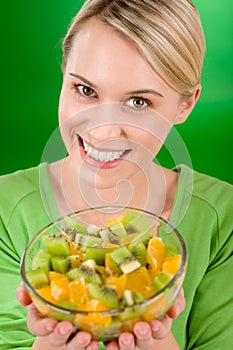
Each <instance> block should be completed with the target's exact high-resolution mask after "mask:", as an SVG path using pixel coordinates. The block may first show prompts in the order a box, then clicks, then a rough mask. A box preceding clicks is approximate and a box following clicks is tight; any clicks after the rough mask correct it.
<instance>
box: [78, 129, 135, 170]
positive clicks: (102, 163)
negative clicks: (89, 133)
mask: <svg viewBox="0 0 233 350" xmlns="http://www.w3.org/2000/svg"><path fill="white" fill-rule="evenodd" d="M79 145H80V146H81V155H82V158H84V159H85V161H86V162H88V163H89V164H91V165H94V166H96V167H101V168H113V167H115V166H117V165H118V164H119V162H120V161H121V160H122V159H123V158H124V157H125V156H126V154H128V153H129V152H130V150H129V149H125V150H117V151H116V150H103V149H97V148H95V147H92V146H90V145H89V144H88V143H87V142H85V141H84V140H83V139H82V138H81V137H80V136H79Z"/></svg>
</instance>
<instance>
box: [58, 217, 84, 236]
mask: <svg viewBox="0 0 233 350" xmlns="http://www.w3.org/2000/svg"><path fill="white" fill-rule="evenodd" d="M63 226H64V230H65V232H67V233H81V234H82V235H86V234H87V227H86V225H85V224H84V223H82V222H81V221H80V220H78V219H75V218H74V217H72V216H65V217H64V219H63Z"/></svg>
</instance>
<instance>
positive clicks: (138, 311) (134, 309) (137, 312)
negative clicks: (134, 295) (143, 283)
mask: <svg viewBox="0 0 233 350" xmlns="http://www.w3.org/2000/svg"><path fill="white" fill-rule="evenodd" d="M146 311H147V307H146V306H141V305H133V306H131V307H127V308H126V309H125V310H124V311H123V312H122V313H121V314H120V315H119V318H120V320H122V321H126V320H130V319H132V318H137V317H140V316H141V315H143V314H144V313H145V312H146Z"/></svg>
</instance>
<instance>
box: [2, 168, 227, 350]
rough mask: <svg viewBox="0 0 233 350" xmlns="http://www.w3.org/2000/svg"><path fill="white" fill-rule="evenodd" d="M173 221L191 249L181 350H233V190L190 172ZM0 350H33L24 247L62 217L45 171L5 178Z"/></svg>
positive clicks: (176, 324) (178, 324) (178, 327)
mask: <svg viewBox="0 0 233 350" xmlns="http://www.w3.org/2000/svg"><path fill="white" fill-rule="evenodd" d="M177 171H178V172H179V182H178V189H177V194H176V200H175V205H174V208H173V212H172V216H171V220H170V221H171V222H172V223H173V224H174V225H176V226H177V229H178V230H179V231H180V232H181V234H182V236H183V238H184V240H185V242H186V245H187V248H188V267H187V273H186V277H185V281H184V291H185V297H186V308H185V311H184V312H183V313H182V314H181V315H180V316H179V317H178V319H177V320H175V321H173V328H172V331H173V334H174V336H175V338H176V339H177V342H178V343H179V345H180V347H181V349H185V350H191V349H192V350H202V349H203V350H219V349H223V350H232V349H233V336H232V335H233V278H232V277H233V255H232V247H233V235H232V228H233V224H232V222H233V220H232V217H233V186H231V185H230V184H227V183H224V182H222V181H220V180H217V179H214V178H212V177H209V176H207V175H203V174H200V173H197V172H193V171H192V170H191V169H189V168H188V167H186V166H180V167H179V168H177ZM0 193H1V201H0V215H1V216H0V275H1V285H2V286H1V288H0V310H1V317H0V349H1V350H3V349H16V348H17V349H21V350H23V349H24V350H26V349H27V350H28V349H30V348H31V346H32V344H33V341H34V337H33V336H32V335H31V334H30V333H29V332H28V330H27V326H26V313H27V310H26V308H25V307H22V306H21V305H20V304H19V303H18V302H17V300H16V298H15V291H16V289H17V287H18V285H19V284H20V282H21V277H20V272H19V269H20V260H21V256H22V253H23V251H24V249H25V247H26V245H27V243H28V242H29V241H30V240H31V239H32V237H33V236H34V235H35V234H36V233H37V232H38V231H40V229H41V228H43V227H44V226H46V225H47V224H48V223H50V222H51V221H52V220H54V219H57V218H58V217H59V213H58V209H57V206H56V203H55V199H54V195H53V192H52V187H51V183H50V179H49V175H48V170H47V164H42V165H40V166H38V167H35V168H32V169H28V170H23V171H18V172H15V173H13V174H9V175H4V176H2V177H0Z"/></svg>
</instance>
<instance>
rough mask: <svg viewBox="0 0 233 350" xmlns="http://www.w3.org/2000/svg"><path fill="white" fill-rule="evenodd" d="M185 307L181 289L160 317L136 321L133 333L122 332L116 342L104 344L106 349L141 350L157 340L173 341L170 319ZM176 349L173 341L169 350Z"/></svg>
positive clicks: (149, 346)
mask: <svg viewBox="0 0 233 350" xmlns="http://www.w3.org/2000/svg"><path fill="white" fill-rule="evenodd" d="M184 308H185V298H184V292H183V289H182V290H181V292H180V294H179V296H178V297H177V299H176V301H175V302H174V304H173V305H172V307H171V309H170V310H169V311H168V312H167V314H166V315H165V316H164V317H163V318H162V319H159V320H158V319H156V320H153V321H151V322H137V323H136V324H135V326H134V330H133V333H128V332H127V333H122V334H121V335H120V337H119V339H118V342H116V341H112V342H109V343H107V344H105V347H106V349H107V350H135V349H136V348H139V349H141V350H150V349H153V346H155V347H156V349H158V350H159V347H157V345H156V344H157V341H158V340H162V339H166V338H169V340H167V343H166V344H168V343H169V344H170V342H173V341H174V342H175V340H174V338H173V337H172V335H171V326H172V320H173V319H175V318H177V317H178V316H179V314H180V313H181V312H182V311H183V310H184ZM173 348H174V349H178V347H177V344H176V343H174V347H173V345H172V344H171V347H169V349H170V350H172V349H173ZM161 349H164V348H163V347H162V348H161Z"/></svg>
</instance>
